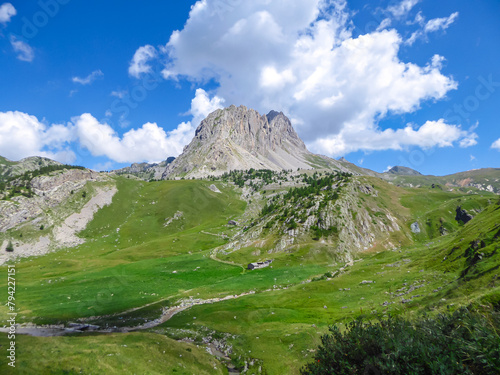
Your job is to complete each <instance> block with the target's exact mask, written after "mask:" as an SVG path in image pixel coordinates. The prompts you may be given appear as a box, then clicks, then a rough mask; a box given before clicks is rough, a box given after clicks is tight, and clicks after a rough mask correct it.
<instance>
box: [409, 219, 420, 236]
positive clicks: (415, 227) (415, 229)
mask: <svg viewBox="0 0 500 375" xmlns="http://www.w3.org/2000/svg"><path fill="white" fill-rule="evenodd" d="M411 231H412V232H413V233H415V234H417V233H420V225H418V221H415V222H414V223H413V224H412V225H411Z"/></svg>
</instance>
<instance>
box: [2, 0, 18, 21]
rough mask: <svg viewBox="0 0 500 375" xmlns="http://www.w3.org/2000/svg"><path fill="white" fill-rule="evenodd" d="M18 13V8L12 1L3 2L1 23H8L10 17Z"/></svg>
mask: <svg viewBox="0 0 500 375" xmlns="http://www.w3.org/2000/svg"><path fill="white" fill-rule="evenodd" d="M16 14H17V11H16V8H14V6H13V5H12V4H11V3H3V4H2V5H0V23H1V24H4V25H5V24H6V23H7V22H10V19H11V18H12V17H14V16H15V15H16Z"/></svg>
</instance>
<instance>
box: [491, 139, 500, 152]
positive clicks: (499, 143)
mask: <svg viewBox="0 0 500 375" xmlns="http://www.w3.org/2000/svg"><path fill="white" fill-rule="evenodd" d="M491 148H494V149H497V150H498V151H500V138H499V139H497V140H496V141H495V142H493V144H492V145H491Z"/></svg>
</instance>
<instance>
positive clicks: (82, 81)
mask: <svg viewBox="0 0 500 375" xmlns="http://www.w3.org/2000/svg"><path fill="white" fill-rule="evenodd" d="M102 76H104V73H103V72H102V71H101V70H100V69H98V70H94V71H93V72H92V73H90V74H89V75H88V76H86V77H83V78H82V77H73V78H71V80H72V81H73V82H74V83H79V84H80V85H90V84H91V83H92V82H94V81H95V80H96V79H97V78H99V77H102Z"/></svg>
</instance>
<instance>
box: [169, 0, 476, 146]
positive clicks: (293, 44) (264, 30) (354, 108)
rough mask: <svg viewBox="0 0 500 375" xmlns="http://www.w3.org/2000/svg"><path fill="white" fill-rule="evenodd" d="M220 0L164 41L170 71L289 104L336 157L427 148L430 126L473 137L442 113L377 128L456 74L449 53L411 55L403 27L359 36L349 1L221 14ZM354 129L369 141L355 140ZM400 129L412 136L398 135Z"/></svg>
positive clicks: (297, 121)
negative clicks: (408, 125)
mask: <svg viewBox="0 0 500 375" xmlns="http://www.w3.org/2000/svg"><path fill="white" fill-rule="evenodd" d="M217 4H218V2H217V1H216V0H203V1H198V2H197V3H196V4H195V6H193V7H192V9H191V12H190V15H189V19H188V21H187V22H186V24H185V26H184V28H183V29H182V30H179V31H175V32H174V33H172V35H171V37H170V40H169V41H168V43H167V44H166V46H165V48H164V49H163V52H164V53H166V55H167V56H166V57H167V60H168V63H167V64H166V66H165V68H164V71H163V74H164V77H165V78H166V79H175V80H178V79H187V80H189V81H192V82H194V83H198V84H199V83H200V82H206V81H209V80H215V81H216V82H217V83H218V84H219V86H218V88H217V90H216V96H218V97H219V98H224V99H225V102H226V103H228V104H235V105H239V104H244V105H246V106H249V107H252V108H255V109H257V110H259V111H260V112H267V111H269V110H272V109H276V110H282V111H284V112H285V113H287V114H288V115H289V117H290V118H292V119H293V123H294V126H295V127H296V129H297V131H298V133H299V135H300V136H301V137H302V138H303V139H304V140H305V141H306V143H307V144H308V145H309V146H310V147H312V148H313V149H315V150H316V151H322V152H324V153H326V154H328V155H332V156H334V155H342V154H344V153H345V152H346V151H352V150H357V149H367V150H370V149H380V150H383V149H390V148H395V147H404V146H409V145H418V146H422V147H428V146H429V145H428V142H427V141H425V139H424V137H421V136H419V135H422V134H424V133H425V132H427V131H429V129H431V128H432V129H433V131H436V130H437V129H445V130H447V131H448V132H449V133H447V136H448V137H447V138H445V140H446V142H442V141H439V140H436V141H435V142H434V143H433V145H434V146H438V147H445V146H451V145H452V144H454V143H455V142H461V145H462V146H463V147H465V146H467V145H468V144H472V143H473V140H474V138H470V136H469V133H467V132H464V131H462V130H460V129H459V128H458V124H457V125H448V124H444V123H442V122H441V120H438V121H434V122H430V123H432V124H435V125H434V126H432V127H431V126H430V125H427V126H426V125H423V126H422V127H421V130H419V131H415V132H416V134H413V133H412V132H410V130H409V129H408V130H406V131H405V130H402V129H399V130H398V129H387V130H385V131H382V130H380V129H379V128H378V122H379V121H380V120H381V119H383V118H384V117H386V116H387V115H388V114H403V113H409V112H413V111H416V110H418V109H419V108H420V105H421V104H422V103H423V102H425V101H429V100H439V99H442V98H444V97H445V96H446V94H447V93H448V92H449V91H450V90H454V89H456V88H457V83H456V82H455V81H454V80H453V78H452V77H449V76H446V75H444V74H443V73H442V72H441V68H442V61H443V60H444V57H442V56H439V55H435V56H432V57H430V59H429V62H428V63H427V64H425V65H417V64H415V63H412V62H408V61H402V60H401V59H400V57H399V49H400V47H401V46H402V45H403V44H404V41H403V39H402V37H401V36H400V35H399V34H398V32H397V31H396V30H394V29H392V30H381V29H379V30H378V31H375V32H372V33H368V34H365V35H360V36H358V37H353V35H352V33H351V28H350V25H351V19H350V16H351V14H350V13H349V10H348V9H347V3H346V2H345V1H343V0H332V1H324V0H296V1H294V2H293V4H292V5H293V6H292V5H291V4H290V2H285V1H272V2H271V1H267V0H256V1H252V2H238V3H235V4H234V6H232V7H231V9H230V10H226V11H225V12H224V13H223V14H222V15H221V10H220V9H218V8H217ZM415 4H417V1H403V2H401V3H399V5H398V6H397V9H396V8H394V9H392V11H391V13H392V14H393V15H399V16H402V15H404V14H405V12H406V13H407V12H409V11H410V10H411V9H412V8H413V7H414V6H415ZM445 24H446V23H443V25H445ZM388 25H389V21H387V22H386V26H388ZM354 134H358V135H360V136H361V137H362V138H363V141H357V140H356V139H351V136H350V135H354ZM364 134H369V135H370V136H369V137H364ZM392 134H396V135H402V136H404V140H403V141H400V142H397V141H395V140H394V137H395V136H392ZM451 134H453V136H452V135H451ZM468 136H469V138H468V141H465V140H463V139H464V138H466V137H468ZM347 140H348V141H349V143H351V142H352V146H351V145H348V144H345V143H344V142H345V141H347ZM431 143H432V142H431Z"/></svg>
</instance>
